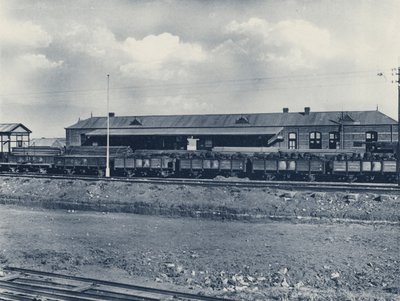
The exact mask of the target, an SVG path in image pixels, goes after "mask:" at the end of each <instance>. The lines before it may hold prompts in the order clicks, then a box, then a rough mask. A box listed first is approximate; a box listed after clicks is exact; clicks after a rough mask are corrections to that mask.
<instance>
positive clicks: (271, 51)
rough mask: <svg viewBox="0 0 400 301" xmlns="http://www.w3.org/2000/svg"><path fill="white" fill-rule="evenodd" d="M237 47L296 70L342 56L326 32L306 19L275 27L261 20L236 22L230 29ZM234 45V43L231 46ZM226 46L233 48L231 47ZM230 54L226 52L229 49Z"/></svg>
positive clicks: (229, 31)
mask: <svg viewBox="0 0 400 301" xmlns="http://www.w3.org/2000/svg"><path fill="white" fill-rule="evenodd" d="M226 31H227V32H228V33H229V34H231V35H232V37H231V39H232V40H233V41H234V42H235V48H237V47H238V45H240V48H241V49H242V52H249V53H251V54H252V55H253V56H254V57H255V59H256V60H259V61H264V62H275V63H280V64H286V65H288V66H290V67H292V68H298V67H306V68H313V67H315V66H316V65H317V64H318V63H320V62H321V61H322V60H329V59H332V58H334V57H335V56H336V55H338V54H339V53H340V47H339V46H338V44H337V43H336V42H335V41H333V39H332V37H331V35H330V33H329V31H328V30H326V29H321V28H319V27H317V26H316V25H314V24H312V23H310V22H308V21H305V20H286V21H280V22H278V23H275V24H272V23H269V22H267V21H266V20H263V19H259V18H250V19H249V20H248V21H247V22H243V23H238V22H237V21H232V22H231V23H229V24H228V25H227V26H226ZM230 44H232V43H230ZM225 46H227V47H229V44H226V45H225ZM225 51H226V50H225Z"/></svg>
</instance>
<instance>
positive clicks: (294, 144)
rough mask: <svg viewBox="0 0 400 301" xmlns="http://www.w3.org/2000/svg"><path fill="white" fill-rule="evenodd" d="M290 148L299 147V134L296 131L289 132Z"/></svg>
mask: <svg viewBox="0 0 400 301" xmlns="http://www.w3.org/2000/svg"><path fill="white" fill-rule="evenodd" d="M288 148H289V149H297V134H296V133H295V132H291V133H289V134H288Z"/></svg>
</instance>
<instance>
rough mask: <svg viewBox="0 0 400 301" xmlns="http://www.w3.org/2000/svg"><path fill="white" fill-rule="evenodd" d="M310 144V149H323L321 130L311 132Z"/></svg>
mask: <svg viewBox="0 0 400 301" xmlns="http://www.w3.org/2000/svg"><path fill="white" fill-rule="evenodd" d="M309 144H310V149H321V148H322V138H321V132H311V133H310V143H309Z"/></svg>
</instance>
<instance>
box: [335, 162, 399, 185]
mask: <svg viewBox="0 0 400 301" xmlns="http://www.w3.org/2000/svg"><path fill="white" fill-rule="evenodd" d="M331 174H332V175H334V178H336V179H338V180H346V181H356V180H361V181H368V182H369V181H379V182H392V181H394V180H395V179H396V160H394V159H386V160H385V159H382V158H378V159H347V158H344V159H334V160H333V161H332V172H331Z"/></svg>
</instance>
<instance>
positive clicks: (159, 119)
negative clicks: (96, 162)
mask: <svg viewBox="0 0 400 301" xmlns="http://www.w3.org/2000/svg"><path fill="white" fill-rule="evenodd" d="M338 124H360V125H376V124H396V121H395V120H394V119H392V118H390V117H389V116H387V115H385V114H383V113H381V112H379V111H347V112H342V111H333V112H310V113H309V114H306V113H304V112H295V113H259V114H207V115H153V116H136V117H135V116H121V117H119V116H118V117H110V128H111V129H134V128H141V129H144V128H157V129H159V128H180V129H182V128H227V127H229V128H244V127H282V126H323V125H338ZM106 126H107V117H91V118H88V119H85V120H80V121H78V122H77V123H76V124H74V125H71V126H69V127H67V129H93V130H95V129H104V128H106Z"/></svg>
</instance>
